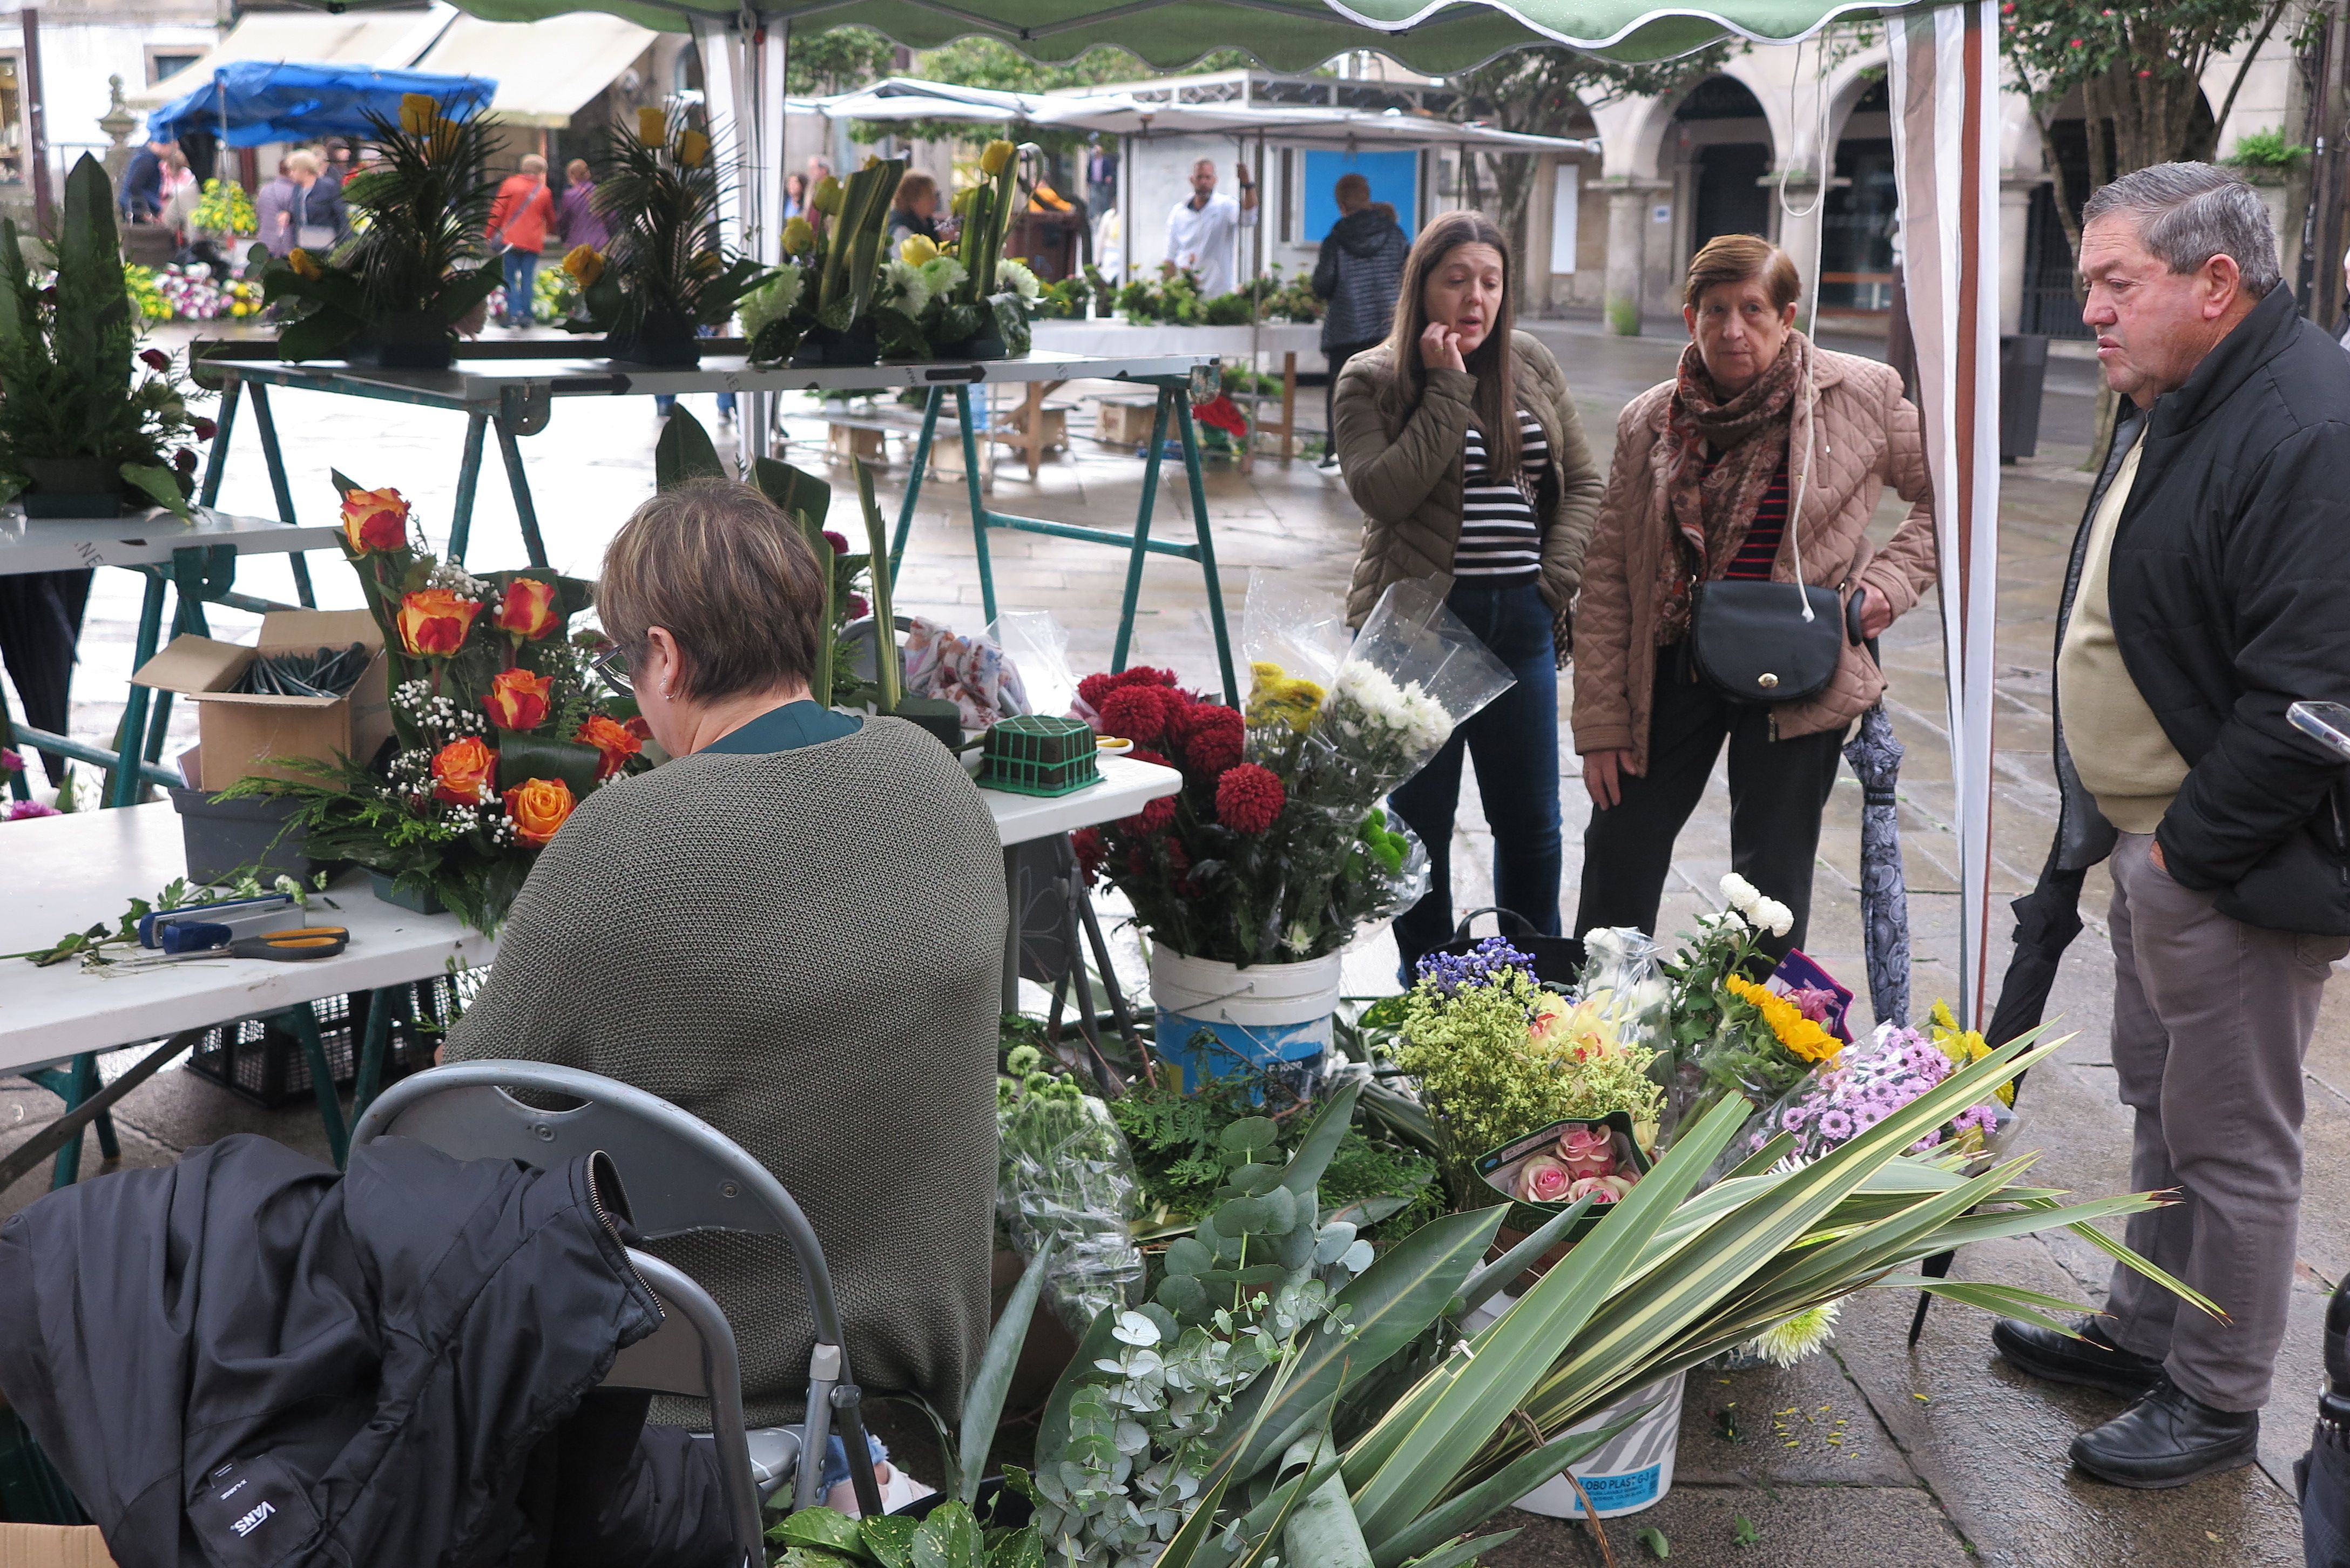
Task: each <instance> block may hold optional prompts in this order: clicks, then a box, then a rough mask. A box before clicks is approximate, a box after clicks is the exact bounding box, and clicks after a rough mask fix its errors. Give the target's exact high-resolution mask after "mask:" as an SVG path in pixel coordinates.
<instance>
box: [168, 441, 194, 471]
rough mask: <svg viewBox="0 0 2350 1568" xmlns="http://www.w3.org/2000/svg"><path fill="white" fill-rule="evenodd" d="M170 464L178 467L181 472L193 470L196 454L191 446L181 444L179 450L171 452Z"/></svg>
mask: <svg viewBox="0 0 2350 1568" xmlns="http://www.w3.org/2000/svg"><path fill="white" fill-rule="evenodd" d="M172 467H173V468H176V469H178V470H179V471H180V472H182V473H193V472H196V454H195V452H194V450H193V449H192V448H190V447H184V446H183V447H182V448H181V449H180V450H179V451H177V452H173V453H172Z"/></svg>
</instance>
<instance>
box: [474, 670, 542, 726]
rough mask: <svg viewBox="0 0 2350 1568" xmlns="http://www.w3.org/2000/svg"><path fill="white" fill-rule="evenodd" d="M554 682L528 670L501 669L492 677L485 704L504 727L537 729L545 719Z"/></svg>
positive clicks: (492, 720) (483, 700)
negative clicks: (547, 697) (548, 693)
mask: <svg viewBox="0 0 2350 1568" xmlns="http://www.w3.org/2000/svg"><path fill="white" fill-rule="evenodd" d="M554 684H555V682H554V681H553V680H550V679H549V678H547V677H546V676H544V675H533V674H532V673H531V672H530V671H529V670H499V671H498V672H497V674H495V675H494V676H492V677H491V678H490V694H489V695H488V696H486V697H484V698H483V699H482V706H483V707H484V708H487V709H488V710H489V711H490V722H491V723H493V724H495V725H496V726H497V727H498V728H499V729H501V730H536V729H537V728H538V727H539V726H540V725H541V724H544V723H546V694H547V691H548V690H549V688H551V687H552V686H554Z"/></svg>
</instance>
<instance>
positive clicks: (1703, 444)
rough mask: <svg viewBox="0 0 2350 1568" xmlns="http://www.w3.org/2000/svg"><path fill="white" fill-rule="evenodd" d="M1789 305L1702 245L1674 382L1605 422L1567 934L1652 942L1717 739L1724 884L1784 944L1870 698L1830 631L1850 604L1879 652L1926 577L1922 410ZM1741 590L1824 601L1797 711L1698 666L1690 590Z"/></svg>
mask: <svg viewBox="0 0 2350 1568" xmlns="http://www.w3.org/2000/svg"><path fill="white" fill-rule="evenodd" d="M1802 293H1803V281H1802V279H1800V278H1799V277H1797V276H1796V275H1795V265H1794V262H1792V261H1790V260H1789V259H1788V258H1787V254H1786V253H1785V252H1784V251H1783V250H1781V249H1779V247H1777V246H1776V245H1773V244H1771V243H1770V242H1769V241H1768V240H1763V239H1758V238H1756V237H1755V236H1754V235H1752V234H1724V235H1722V236H1721V237H1720V238H1719V239H1715V240H1711V241H1709V242H1708V243H1707V244H1706V245H1705V248H1704V249H1702V250H1700V251H1699V252H1698V254H1697V255H1696V257H1695V258H1694V259H1692V260H1691V261H1690V268H1689V276H1688V278H1687V279H1686V280H1685V281H1684V283H1683V284H1682V286H1681V299H1682V306H1681V319H1682V321H1683V323H1684V324H1685V325H1686V326H1687V327H1688V329H1689V335H1690V341H1689V345H1688V347H1687V348H1683V349H1682V350H1681V362H1680V369H1679V374H1678V375H1676V376H1675V377H1674V378H1673V379H1671V380H1669V381H1663V382H1659V384H1658V385H1656V386H1654V387H1651V388H1649V389H1648V390H1647V391H1645V392H1643V393H1641V394H1640V395H1639V396H1638V398H1635V399H1634V400H1632V401H1631V402H1630V403H1629V404H1628V405H1627V407H1626V408H1625V410H1624V412H1623V414H1622V416H1621V417H1620V418H1619V419H1618V420H1617V423H1616V456H1615V461H1614V463H1613V465H1612V466H1611V467H1610V469H1609V470H1608V474H1607V500H1606V501H1604V502H1603V503H1601V504H1600V507H1599V522H1598V525H1597V526H1596V528H1594V529H1593V530H1592V535H1591V548H1590V551H1589V554H1588V555H1587V556H1586V559H1585V562H1584V573H1583V600H1582V604H1581V607H1580V615H1579V623H1578V625H1577V627H1576V630H1577V632H1578V634H1579V635H1578V636H1577V638H1576V646H1575V652H1576V654H1577V655H1578V659H1577V661H1576V665H1575V750H1576V751H1577V752H1578V753H1581V754H1582V757H1583V782H1584V787H1585V788H1586V790H1588V791H1589V792H1590V795H1591V807H1592V810H1591V823H1590V826H1588V827H1587V828H1586V830H1585V832H1584V836H1583V895H1582V901H1581V908H1580V909H1578V910H1577V912H1576V914H1575V929H1576V930H1577V931H1588V930H1590V929H1593V928H1595V927H1599V926H1637V927H1638V928H1639V929H1641V930H1644V931H1648V932H1649V933H1651V934H1654V932H1655V930H1656V929H1657V910H1658V906H1659V903H1660V902H1661V901H1662V899H1663V897H1664V889H1665V877H1666V876H1667V875H1668V874H1669V872H1670V870H1671V869H1672V859H1673V842H1674V840H1675V839H1677V838H1678V837H1679V836H1680V830H1681V827H1682V826H1683V825H1684V824H1686V823H1687V822H1688V821H1689V818H1690V813H1691V812H1693V811H1695V810H1696V809H1697V803H1698V801H1699V799H1700V797H1702V796H1703V795H1704V794H1705V786H1706V781H1707V780H1708V779H1709V778H1711V776H1712V774H1713V764H1714V759H1715V758H1717V757H1719V756H1720V755H1721V748H1722V743H1723V742H1724V741H1727V742H1729V745H1730V864H1731V869H1732V870H1734V871H1736V872H1737V873H1738V874H1739V875H1740V876H1742V877H1745V878H1746V879H1747V880H1748V881H1749V882H1752V884H1754V886H1755V887H1757V888H1761V889H1762V890H1763V892H1764V893H1765V894H1767V895H1769V896H1770V897H1771V898H1776V899H1777V900H1778V901H1779V902H1781V903H1782V904H1784V905H1785V906H1786V907H1787V908H1788V909H1789V910H1790V911H1792V912H1793V913H1794V927H1793V929H1790V930H1788V931H1785V932H1783V933H1781V934H1779V935H1777V936H1774V937H1766V938H1765V939H1764V940H1763V949H1764V950H1765V951H1767V952H1769V953H1770V954H1771V955H1772V956H1773V957H1777V956H1780V955H1783V954H1784V953H1785V952H1786V950H1788V949H1789V948H1791V947H1800V946H1802V945H1803V941H1804V930H1805V928H1806V924H1807V922H1808V920H1809V919H1810V916H1811V907H1812V866H1813V862H1814V856H1815V855H1816V852H1817V850H1818V847H1819V838H1820V814H1821V812H1822V811H1823V809H1824V808H1825V806H1826V805H1827V799H1828V792H1829V791H1830V790H1831V789H1832V788H1833V787H1835V777H1836V767H1837V763H1838V761H1839V759H1840V757H1841V755H1842V752H1843V747H1844V737H1845V731H1846V729H1847V728H1848V727H1849V726H1850V725H1851V723H1852V722H1853V721H1854V720H1855V719H1857V718H1859V717H1860V716H1861V714H1863V713H1865V712H1866V711H1868V709H1869V708H1870V707H1871V706H1872V705H1873V704H1874V703H1875V702H1876V701H1877V696H1878V694H1879V693H1881V692H1882V691H1884V689H1885V678H1884V675H1883V673H1882V672H1881V671H1880V670H1878V669H1877V659H1876V658H1875V656H1874V655H1872V654H1871V653H1870V652H1869V651H1868V649H1866V648H1865V647H1862V646H1860V645H1858V644H1856V643H1855V642H1853V641H1851V640H1850V639H1847V638H1846V636H1845V635H1844V632H1843V629H1842V628H1844V627H1845V625H1846V618H1847V617H1848V616H1849V615H1850V613H1851V611H1850V607H1851V605H1852V603H1854V602H1855V601H1857V603H1858V604H1859V607H1860V608H1859V616H1858V618H1859V623H1860V631H1861V635H1862V637H1863V638H1864V639H1875V638H1876V637H1877V635H1878V634H1879V633H1881V632H1882V631H1884V629H1885V628H1887V626H1890V625H1891V624H1892V623H1893V619H1894V618H1895V617H1897V616H1898V615H1901V614H1903V613H1904V612H1906V611H1907V610H1908V608H1909V607H1911V606H1912V605H1914V604H1916V603H1917V602H1918V596H1919V595H1920V594H1922V593H1924V592H1925V591H1926V589H1927V588H1928V587H1930V586H1931V585H1932V583H1933V581H1934V509H1933V504H1932V501H1931V499H1930V486H1929V480H1928V477H1927V472H1926V446H1925V442H1924V441H1923V439H1922V438H1921V437H1920V435H1919V433H1918V410H1916V409H1915V408H1914V407H1912V406H1911V405H1910V404H1909V402H1908V400H1907V399H1905V398H1903V397H1902V395H1901V378H1900V377H1899V376H1898V374H1896V373H1895V372H1894V371H1893V369H1891V368H1890V367H1888V366H1886V365H1882V364H1879V363H1877V361H1876V360H1874V359H1864V358H1858V357H1856V356H1854V355H1850V354H1836V353H1831V352H1830V351H1828V350H1827V349H1825V348H1818V347H1816V346H1815V345H1814V344H1813V342H1812V341H1811V339H1810V338H1808V337H1805V336H1804V334H1803V333H1801V332H1798V331H1797V330H1795V302H1796V299H1797V298H1798V297H1799V296H1801V294H1802ZM1791 476H1792V485H1791ZM1888 482H1889V483H1891V484H1892V486H1893V488H1894V492H1895V493H1897V494H1898V495H1899V496H1900V497H1901V499H1902V500H1904V501H1907V502H1908V503H1909V504H1910V505H1909V514H1908V516H1907V517H1905V518H1903V519H1902V521H1901V526H1900V527H1899V528H1898V530H1896V531H1895V533H1894V535H1893V538H1892V540H1891V542H1890V543H1888V544H1887V545H1886V547H1885V549H1884V550H1883V551H1882V552H1881V553H1880V552H1877V551H1876V550H1874V549H1873V548H1872V547H1871V545H1870V544H1869V540H1868V520H1869V518H1870V516H1871V515H1873V514H1875V512H1876V511H1877V499H1878V497H1879V496H1880V495H1881V494H1882V493H1883V492H1884V488H1885V486H1886V484H1887V483H1888ZM1739 580H1751V581H1764V582H1780V583H1790V584H1792V583H1795V582H1797V581H1801V582H1803V583H1805V584H1809V585H1815V586H1818V587H1832V588H1835V590H1836V593H1837V597H1838V599H1839V604H1838V608H1839V610H1841V611H1843V612H1844V613H1843V614H1839V615H1838V616H1837V618H1836V622H1835V628H1833V631H1834V635H1835V642H1836V644H1837V648H1838V653H1837V659H1836V667H1835V674H1834V676H1833V677H1831V678H1830V680H1829V681H1828V683H1827V685H1826V687H1825V689H1824V690H1821V691H1818V692H1817V694H1816V695H1814V696H1812V697H1810V698H1808V699H1805V700H1803V701H1791V702H1784V703H1775V704H1773V703H1764V702H1761V701H1752V700H1751V696H1750V694H1747V693H1738V694H1732V693H1730V692H1728V691H1723V690H1721V688H1718V687H1716V686H1715V685H1714V684H1713V683H1712V682H1711V680H1708V679H1707V678H1706V677H1705V676H1703V675H1702V674H1701V673H1700V671H1699V670H1698V668H1697V664H1696V661H1695V659H1693V658H1692V657H1691V649H1690V626H1691V622H1690V617H1691V611H1692V606H1693V605H1695V604H1697V603H1698V601H1699V600H1700V597H1701V594H1700V591H1699V589H1698V587H1697V585H1700V584H1711V583H1719V582H1725V581H1731V582H1734V581H1739ZM1797 610H1798V607H1797V606H1796V605H1795V603H1794V595H1793V594H1790V595H1789V596H1788V615H1787V620H1788V622H1789V623H1790V624H1789V628H1788V629H1789V631H1790V632H1800V630H1801V629H1802V628H1804V626H1806V625H1807V624H1809V623H1804V622H1803V621H1802V620H1801V618H1800V616H1799V615H1798V613H1797ZM1700 613H1701V612H1700Z"/></svg>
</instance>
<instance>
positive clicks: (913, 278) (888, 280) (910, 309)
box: [875, 256, 931, 316]
mask: <svg viewBox="0 0 2350 1568" xmlns="http://www.w3.org/2000/svg"><path fill="white" fill-rule="evenodd" d="M875 300H876V303H878V304H880V305H884V306H889V308H890V309H892V310H902V311H904V312H905V313H906V314H907V315H908V316H920V315H921V314H922V309H923V307H924V306H928V305H929V304H930V303H931V283H930V279H929V277H928V276H926V275H924V273H923V270H922V269H921V268H920V267H918V266H914V265H910V264H909V263H906V262H902V261H899V259H898V258H896V257H895V256H892V257H891V258H890V259H889V260H888V261H887V262H884V263H883V264H882V265H881V286H880V288H879V289H878V290H877V291H876V292H875Z"/></svg>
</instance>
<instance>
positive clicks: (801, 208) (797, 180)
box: [784, 174, 808, 223]
mask: <svg viewBox="0 0 2350 1568" xmlns="http://www.w3.org/2000/svg"><path fill="white" fill-rule="evenodd" d="M807 195H808V182H807V176H806V175H805V174H787V175H785V177H784V222H785V223H790V222H791V221H792V220H793V219H794V218H800V217H806V215H807Z"/></svg>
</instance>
